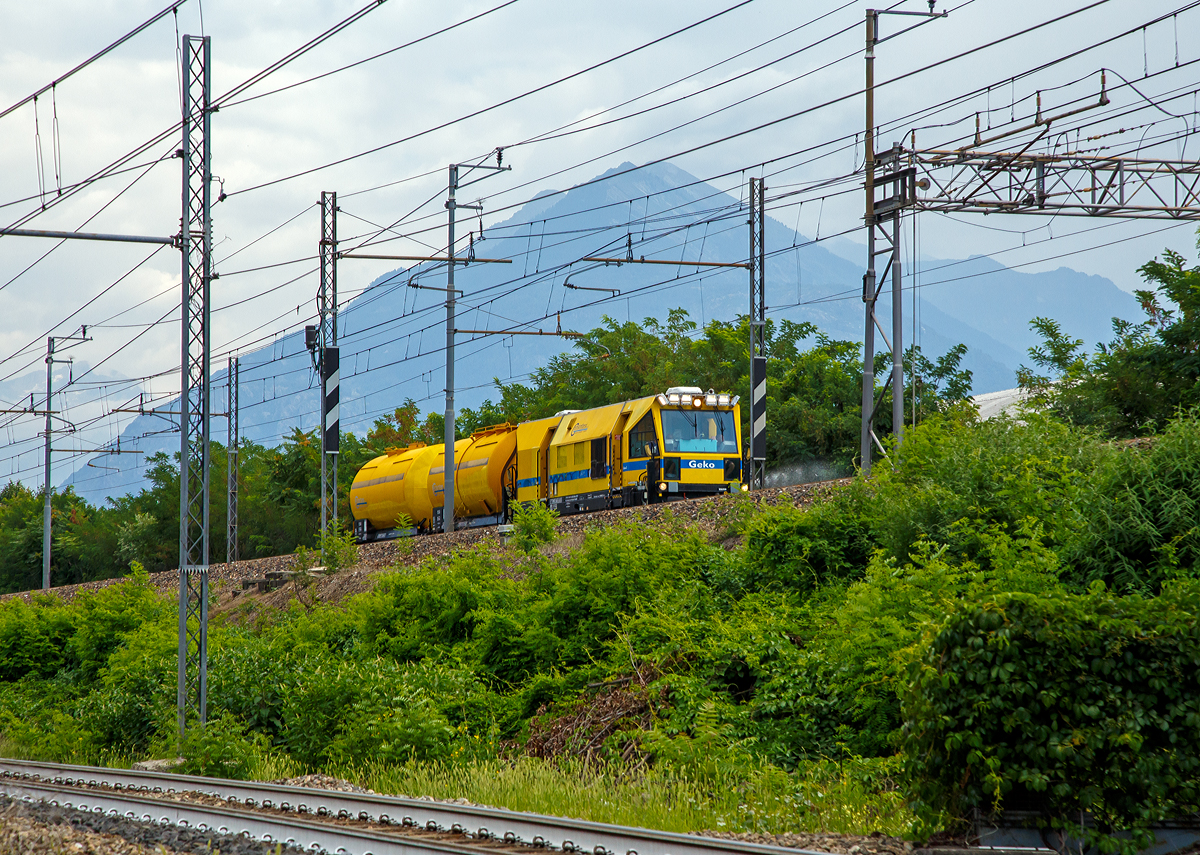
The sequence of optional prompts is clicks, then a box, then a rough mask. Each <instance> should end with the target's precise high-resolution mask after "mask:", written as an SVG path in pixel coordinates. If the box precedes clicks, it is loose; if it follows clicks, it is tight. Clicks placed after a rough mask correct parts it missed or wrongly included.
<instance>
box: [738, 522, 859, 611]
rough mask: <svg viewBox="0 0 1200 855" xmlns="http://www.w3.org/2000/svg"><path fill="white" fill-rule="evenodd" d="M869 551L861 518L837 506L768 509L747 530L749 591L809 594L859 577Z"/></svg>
mask: <svg viewBox="0 0 1200 855" xmlns="http://www.w3.org/2000/svg"><path fill="white" fill-rule="evenodd" d="M831 510H833V511H834V512H833V513H830V511H831ZM872 549H873V544H872V542H871V539H870V537H869V531H868V529H867V523H866V520H865V519H864V518H863V517H862V516H861V515H859V514H853V513H850V514H847V513H843V509H842V508H841V507H838V506H836V505H835V506H823V505H818V506H817V507H815V508H813V509H811V510H799V509H797V508H791V507H780V508H771V509H770V510H768V511H766V512H765V513H763V514H761V515H759V516H757V517H755V518H754V519H753V520H752V521H751V522H750V523H749V525H748V526H747V527H746V569H747V577H748V578H747V584H748V586H749V587H750V589H751V590H755V589H758V588H772V589H777V590H791V591H798V592H809V591H813V590H815V589H816V588H818V587H820V586H821V585H823V584H826V583H828V582H833V581H836V580H848V579H852V578H854V577H856V576H858V575H860V574H861V573H862V571H863V569H864V568H865V567H866V564H867V559H868V558H869V557H870V554H871V551H872Z"/></svg>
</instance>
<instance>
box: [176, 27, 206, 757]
mask: <svg viewBox="0 0 1200 855" xmlns="http://www.w3.org/2000/svg"><path fill="white" fill-rule="evenodd" d="M211 56H212V42H211V41H210V37H208V36H184V37H183V62H182V64H183V69H182V72H183V104H182V107H183V148H182V155H183V218H182V229H181V233H180V248H181V250H182V255H183V267H182V270H183V315H182V329H183V353H182V362H181V367H182V371H181V380H182V383H181V385H182V389H181V392H180V396H179V402H180V428H181V429H180V434H181V437H180V444H179V681H178V716H179V736H180V739H182V738H183V736H184V734H185V733H186V731H187V728H188V726H189V724H190V723H192V722H198V723H199V724H200V725H203V724H204V721H205V718H206V716H207V705H208V556H209V549H208V546H209V544H208V537H209V504H208V488H209V416H210V401H209V382H210V379H211V378H210V366H209V305H210V300H209V286H210V284H211V281H212V222H211V207H210V200H209V185H210V184H211V177H212V157H211V152H210V149H209V141H210V136H209V119H210V111H209V93H210V91H211V87H210V82H211V73H210V72H211Z"/></svg>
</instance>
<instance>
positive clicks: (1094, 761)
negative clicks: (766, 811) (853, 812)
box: [904, 584, 1200, 832]
mask: <svg viewBox="0 0 1200 855" xmlns="http://www.w3.org/2000/svg"><path fill="white" fill-rule="evenodd" d="M1198 665H1200V586H1197V585H1195V584H1187V585H1183V584H1181V585H1179V586H1175V587H1169V588H1167V589H1166V590H1164V592H1163V594H1162V595H1161V596H1159V597H1157V598H1154V599H1141V598H1139V597H1129V598H1124V599H1123V598H1120V597H1117V596H1114V595H1112V594H1110V593H1108V592H1106V591H1104V590H1102V589H1101V588H1099V587H1097V589H1096V590H1095V591H1093V592H1091V593H1089V594H1086V595H1070V594H1065V593H1051V592H1043V593H1040V594H1037V595H1031V594H1002V595H999V596H996V597H995V598H993V599H992V600H990V601H985V602H979V603H965V604H963V605H961V606H960V607H959V608H957V609H955V610H954V611H953V612H952V613H951V615H950V617H949V618H947V620H946V621H945V623H944V624H943V625H942V626H941V628H940V629H938V630H937V631H936V632H935V633H934V634H933V636H932V637H931V639H930V640H929V642H928V644H926V645H925V647H924V650H923V651H922V652H921V655H920V657H919V660H917V661H916V662H915V663H914V665H913V669H912V673H911V677H912V689H911V691H910V692H908V693H907V695H906V697H905V705H904V716H905V725H904V751H905V755H906V758H907V760H906V764H907V770H908V773H909V776H910V780H911V782H912V786H913V788H914V791H915V794H916V797H917V803H918V806H919V808H920V809H921V812H922V815H923V817H924V820H925V822H926V823H930V822H931V821H935V819H936V817H937V815H938V814H939V813H940V812H945V813H947V814H948V815H949V816H950V817H953V818H962V817H966V816H967V815H968V812H970V811H971V810H973V809H975V808H979V809H981V810H984V811H987V812H994V811H999V810H1001V809H1024V810H1033V811H1037V812H1038V813H1040V814H1042V815H1043V816H1044V817H1046V818H1047V819H1049V818H1070V817H1078V816H1079V815H1080V812H1081V811H1086V812H1088V813H1090V814H1091V816H1092V817H1093V818H1094V819H1095V821H1096V823H1097V825H1098V826H1099V827H1100V828H1101V829H1108V830H1119V829H1129V828H1138V827H1145V826H1146V825H1148V824H1150V823H1153V822H1156V821H1160V820H1163V819H1167V818H1172V817H1181V816H1185V815H1187V814H1191V813H1193V812H1195V811H1196V810H1197V809H1200V729H1198V728H1197V726H1196V722H1197V721H1200V668H1198V667H1197V666H1198ZM924 830H925V831H926V832H928V831H929V830H931V827H930V825H928V824H927V825H926V826H925V828H924Z"/></svg>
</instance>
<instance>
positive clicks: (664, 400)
mask: <svg viewBox="0 0 1200 855" xmlns="http://www.w3.org/2000/svg"><path fill="white" fill-rule="evenodd" d="M658 405H659V406H660V407H665V406H666V405H667V396H666V395H659V396H658Z"/></svg>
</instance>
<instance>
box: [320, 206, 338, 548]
mask: <svg viewBox="0 0 1200 855" xmlns="http://www.w3.org/2000/svg"><path fill="white" fill-rule="evenodd" d="M319 249H320V256H321V290H320V291H319V292H317V317H318V324H319V329H318V336H319V338H318V345H317V346H318V347H319V348H320V350H319V352H318V357H317V367H318V368H319V370H320V375H321V532H322V533H325V532H326V531H328V525H329V522H330V520H332V522H333V524H334V525H335V526H336V525H337V507H338V491H337V460H338V454H337V453H338V448H337V442H336V441H333V442H331V441H330V440H331V439H332V438H331V437H330V436H329V428H330V427H331V425H330V424H329V418H328V416H329V412H328V410H329V405H328V398H329V388H328V375H329V371H328V370H327V369H328V367H329V366H328V365H327V364H326V362H327V357H326V351H327V350H329V349H330V348H336V347H337V302H338V296H337V193H330V192H328V191H326V192H322V193H321V244H320V247H319ZM331 470H332V471H331Z"/></svg>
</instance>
